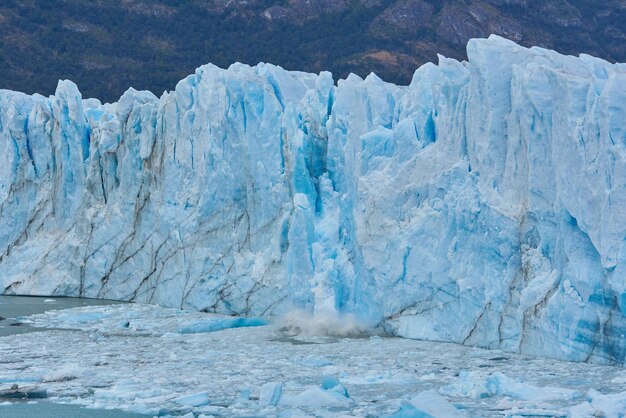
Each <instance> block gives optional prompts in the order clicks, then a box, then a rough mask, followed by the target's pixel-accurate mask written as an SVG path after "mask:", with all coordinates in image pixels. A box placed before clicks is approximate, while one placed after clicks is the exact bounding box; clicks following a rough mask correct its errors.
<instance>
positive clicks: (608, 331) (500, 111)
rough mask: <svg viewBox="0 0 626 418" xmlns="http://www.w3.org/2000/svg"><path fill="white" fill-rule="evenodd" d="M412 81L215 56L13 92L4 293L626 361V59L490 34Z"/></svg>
mask: <svg viewBox="0 0 626 418" xmlns="http://www.w3.org/2000/svg"><path fill="white" fill-rule="evenodd" d="M467 51H468V57H469V60H468V62H457V61H455V60H451V59H447V58H444V57H440V60H439V65H433V64H426V65H424V66H422V67H421V68H419V69H418V70H417V71H416V72H415V75H414V77H413V80H412V82H411V84H410V85H409V86H395V85H392V84H388V83H385V82H383V81H382V80H380V79H379V78H378V77H376V76H375V75H373V74H372V75H370V76H368V77H367V78H366V79H361V78H360V77H358V76H355V75H351V76H349V77H348V78H347V79H345V80H339V81H337V84H336V85H335V84H334V81H333V79H332V77H331V75H330V74H329V73H325V72H323V73H321V74H319V75H313V74H306V73H300V72H288V71H285V70H283V69H281V68H280V67H275V66H272V65H267V64H260V65H258V66H256V67H249V66H246V65H241V64H235V65H232V66H231V67H229V68H228V69H220V68H217V67H215V66H212V65H206V66H203V67H200V68H199V69H198V70H197V71H196V73H195V74H193V75H191V76H189V77H187V78H186V79H184V80H182V81H181V82H179V83H178V85H177V86H176V89H175V90H174V91H173V92H169V93H164V94H163V95H162V96H161V97H160V98H158V97H156V96H154V95H153V94H152V93H149V92H139V91H135V90H133V89H130V90H129V91H127V92H126V93H125V94H124V95H123V96H122V97H121V98H120V100H119V101H118V102H117V103H113V104H101V103H100V102H98V101H97V100H95V99H87V100H83V99H82V97H81V95H80V92H79V91H78V89H77V87H76V86H75V85H74V84H73V83H71V82H69V81H61V82H60V83H59V85H58V88H57V91H56V94H55V95H54V96H51V97H50V98H45V97H42V96H40V95H33V96H27V95H24V94H21V93H15V92H10V91H5V90H3V91H0V137H1V139H0V154H1V155H2V156H3V164H2V165H0V267H1V268H0V270H1V271H0V286H2V287H1V288H0V291H2V292H3V293H5V294H41V295H71V296H86V297H98V298H109V299H121V300H134V301H138V302H149V303H155V304H160V305H164V306H169V307H177V308H184V309H191V310H203V311H207V312H216V313H222V314H239V315H246V316H256V317H271V316H277V315H283V314H286V313H288V312H291V311H294V310H303V311H306V312H309V313H311V314H312V315H314V316H315V317H320V316H322V317H323V316H329V317H332V316H333V315H335V316H336V315H337V314H338V315H340V316H341V315H346V316H350V317H351V318H357V319H358V321H359V322H360V323H362V324H367V325H369V326H374V325H379V326H381V327H383V328H384V329H385V330H387V331H389V332H391V333H394V334H395V335H398V336H403V337H410V338H420V339H429V340H438V341H449V342H456V343H463V344H466V345H475V346H481V347H486V348H492V349H502V350H505V351H514V352H521V353H525V354H534V355H544V356H550V357H557V358H562V359H567V360H576V361H587V360H592V361H599V362H618V363H623V362H624V359H625V357H626V339H625V338H624V334H625V333H626V317H625V315H626V245H624V240H625V238H626V209H625V208H626V66H625V65H624V64H610V63H607V62H605V61H602V60H599V59H596V58H593V57H590V56H586V55H581V56H580V57H570V56H562V55H559V54H557V53H555V52H553V51H548V50H545V49H541V48H530V49H526V48H523V47H520V46H518V45H516V44H514V43H512V42H510V41H506V40H504V39H502V38H499V37H496V36H492V37H490V38H489V39H475V40H471V41H470V42H469V44H468V46H467Z"/></svg>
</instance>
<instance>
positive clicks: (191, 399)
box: [174, 392, 210, 406]
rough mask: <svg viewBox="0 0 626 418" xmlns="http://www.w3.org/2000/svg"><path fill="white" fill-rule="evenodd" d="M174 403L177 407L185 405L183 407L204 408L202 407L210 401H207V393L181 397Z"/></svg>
mask: <svg viewBox="0 0 626 418" xmlns="http://www.w3.org/2000/svg"><path fill="white" fill-rule="evenodd" d="M174 402H176V403H177V404H179V405H185V406H204V405H208V404H209V402H210V400H209V394H208V393H206V392H200V393H196V394H193V395H187V396H182V397H180V398H178V399H176V400H175V401H174Z"/></svg>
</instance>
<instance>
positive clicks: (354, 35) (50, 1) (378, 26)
mask: <svg viewBox="0 0 626 418" xmlns="http://www.w3.org/2000/svg"><path fill="white" fill-rule="evenodd" d="M624 21H626V3H624V1H622V0H608V1H604V2H596V1H590V0H549V1H539V0H472V1H465V0H450V1H444V2H441V1H435V0H317V1H311V0H288V1H287V0H282V1H277V0H248V1H234V0H182V1H174V0H160V1H156V0H109V1H102V0H99V1H94V0H47V1H33V0H5V1H3V2H2V4H0V88H8V89H13V90H18V91H24V92H28V93H33V92H39V93H42V94H45V95H48V94H51V93H53V92H54V88H55V86H56V82H57V80H58V79H65V78H70V79H72V80H74V81H75V82H76V83H77V84H78V85H79V86H80V87H81V89H82V91H83V93H84V94H85V96H87V97H99V98H101V99H104V100H107V101H114V100H117V98H118V97H119V96H120V95H121V94H122V93H123V92H124V91H125V90H126V88H127V87H128V86H133V87H135V88H137V89H148V90H151V91H153V92H155V93H156V94H157V95H159V94H160V93H161V92H162V91H163V90H171V89H173V88H174V86H175V84H176V82H177V81H178V80H179V79H181V78H183V77H184V76H185V75H186V74H189V73H191V72H193V71H194V70H195V68H196V67H198V66H199V65H202V64H204V63H206V62H212V63H215V64H217V65H218V66H221V67H227V66H228V65H230V64H231V63H233V62H236V61H239V62H243V63H247V64H252V65H253V64H257V63H258V62H272V63H274V64H277V65H281V66H283V67H284V68H286V69H289V70H302V71H309V72H319V71H321V70H330V71H332V72H333V74H334V75H335V76H336V77H345V76H347V74H348V73H349V72H354V73H356V74H359V75H361V76H366V75H367V74H369V73H370V72H372V71H374V72H376V74H378V75H379V76H380V77H382V78H383V79H385V80H387V81H390V82H395V83H402V84H408V82H409V81H410V80H411V77H412V75H413V72H414V71H415V69H416V68H417V67H418V66H419V65H420V64H423V63H425V62H428V61H436V54H437V53H441V54H443V55H445V56H448V57H452V58H457V59H465V58H466V56H465V44H466V42H467V40H468V39H470V38H472V37H486V36H488V35H489V34H491V33H495V34H499V35H502V36H504V37H506V38H509V39H512V40H514V41H516V42H518V43H520V44H522V45H526V46H532V45H540V46H545V47H547V48H551V49H556V50H558V51H560V52H562V53H567V54H578V53H581V52H584V53H589V54H592V55H594V56H598V57H601V58H605V59H608V60H609V61H616V60H617V61H620V62H623V61H626V48H625V47H624V45H625V43H626V32H625V29H624V28H625V26H624V25H623V24H621V23H622V22H624Z"/></svg>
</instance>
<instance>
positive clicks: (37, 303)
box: [0, 296, 124, 337]
mask: <svg viewBox="0 0 626 418" xmlns="http://www.w3.org/2000/svg"><path fill="white" fill-rule="evenodd" d="M119 303H124V302H117V301H113V300H103V299H86V298H68V297H40V296H0V337H6V336H9V335H16V334H23V333H27V332H37V331H42V330H44V329H41V328H35V327H30V326H28V325H27V324H24V323H22V322H21V321H20V318H21V317H24V316H28V315H33V314H39V313H44V312H47V311H51V310H58V309H70V308H78V307H81V306H102V305H113V304H119Z"/></svg>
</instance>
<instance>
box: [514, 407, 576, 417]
mask: <svg viewBox="0 0 626 418" xmlns="http://www.w3.org/2000/svg"><path fill="white" fill-rule="evenodd" d="M567 416H568V414H567V412H562V411H557V410H554V409H535V408H513V409H511V410H510V411H507V413H506V415H505V418H516V417H546V418H548V417H549V418H559V417H567Z"/></svg>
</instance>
